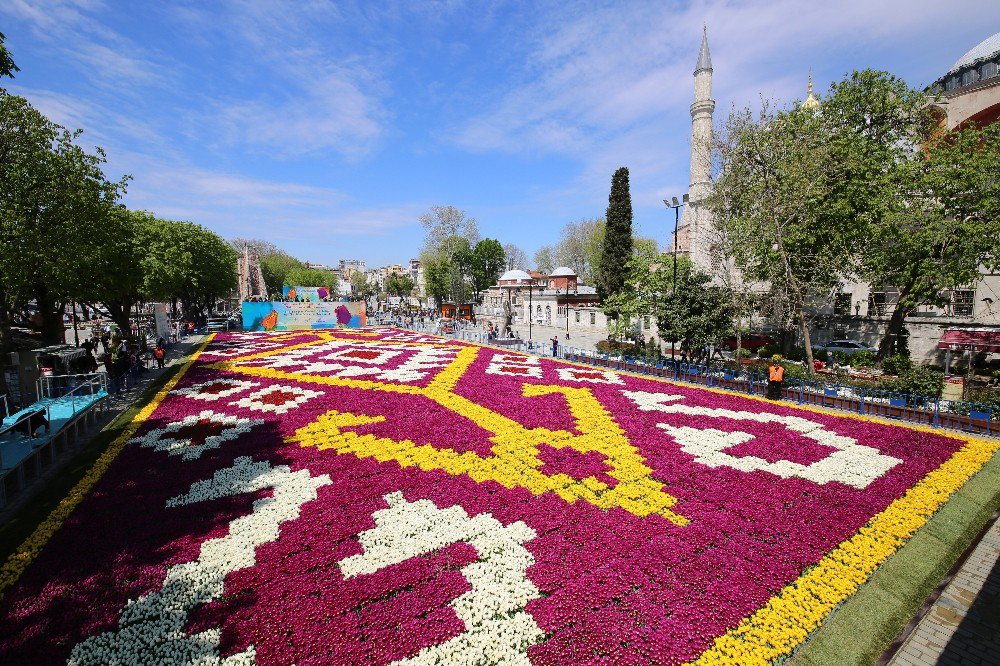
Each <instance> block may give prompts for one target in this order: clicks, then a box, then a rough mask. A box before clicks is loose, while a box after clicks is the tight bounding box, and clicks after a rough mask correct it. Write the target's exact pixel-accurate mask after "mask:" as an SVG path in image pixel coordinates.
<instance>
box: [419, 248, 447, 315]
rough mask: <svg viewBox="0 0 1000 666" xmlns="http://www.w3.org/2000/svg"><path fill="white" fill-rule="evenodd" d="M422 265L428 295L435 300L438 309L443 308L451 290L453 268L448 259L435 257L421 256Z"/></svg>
mask: <svg viewBox="0 0 1000 666" xmlns="http://www.w3.org/2000/svg"><path fill="white" fill-rule="evenodd" d="M420 264H421V266H423V268H424V288H425V290H426V291H427V295H428V296H429V297H431V298H433V299H434V303H435V305H436V306H437V307H441V303H442V302H443V301H444V300H445V299H446V298H448V294H449V291H450V289H451V283H450V280H449V275H450V274H451V266H450V265H449V262H448V260H447V259H446V258H444V257H441V256H433V255H421V257H420Z"/></svg>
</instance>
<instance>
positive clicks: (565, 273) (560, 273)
mask: <svg viewBox="0 0 1000 666" xmlns="http://www.w3.org/2000/svg"><path fill="white" fill-rule="evenodd" d="M549 277H576V271H574V270H573V269H572V268H570V267H569V266H560V267H559V268H557V269H555V270H554V271H552V272H551V273H549Z"/></svg>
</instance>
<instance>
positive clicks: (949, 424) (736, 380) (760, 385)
mask: <svg viewBox="0 0 1000 666" xmlns="http://www.w3.org/2000/svg"><path fill="white" fill-rule="evenodd" d="M434 329H435V327H432V326H428V325H426V324H425V325H420V324H413V325H412V326H411V330H419V331H422V332H425V333H430V334H432V335H439V336H441V337H450V338H453V339H460V340H466V341H469V342H478V343H480V344H491V343H490V342H489V341H486V340H485V336H483V335H482V334H480V333H477V332H474V331H470V330H468V329H460V330H458V331H452V332H450V333H445V332H438V331H437V330H434ZM494 344H495V343H494ZM512 348H513V349H514V350H515V351H518V352H521V353H529V354H538V355H539V356H546V355H547V354H546V351H547V350H548V349H550V348H551V347H549V345H548V344H546V343H543V342H534V341H523V340H518V341H517V342H516V343H514V344H513V345H512ZM558 357H559V355H558V354H557V355H556V358H558ZM562 358H564V359H566V360H568V361H574V362H576V363H585V364H587V365H594V366H597V367H603V368H608V369H610V370H620V371H626V372H633V373H635V374H639V375H645V376H650V377H660V378H665V379H671V380H674V381H680V382H685V383H690V384H698V385H702V386H707V387H711V388H721V389H726V390H729V391H735V392H737V393H745V394H748V395H764V394H765V393H766V392H767V385H768V378H767V375H765V374H763V373H759V372H753V371H750V370H745V369H738V370H737V369H730V368H726V367H724V366H715V365H707V364H698V363H681V362H679V361H671V360H669V359H664V360H663V361H659V362H655V363H654V362H651V361H647V360H628V359H625V358H623V357H617V356H609V355H608V354H602V353H599V352H594V351H590V350H586V349H580V348H577V347H563V348H562ZM782 397H783V398H784V399H785V400H792V401H795V402H796V403H797V404H800V405H815V406H818V407H827V408H831V409H838V410H842V411H849V412H855V413H857V414H865V415H871V416H881V417H884V418H890V419H900V420H902V421H910V422H914V423H920V424H924V425H930V426H934V427H939V428H950V429H954V430H962V431H966V432H972V433H976V434H986V435H996V434H1000V407H998V406H996V405H988V404H983V403H975V402H966V401H958V400H943V399H941V398H932V397H929V396H922V395H914V394H910V393H901V392H898V391H890V390H886V389H873V388H865V387H860V386H847V385H842V384H831V383H827V382H823V381H819V380H815V379H798V378H789V379H787V380H785V382H784V383H783V386H782Z"/></svg>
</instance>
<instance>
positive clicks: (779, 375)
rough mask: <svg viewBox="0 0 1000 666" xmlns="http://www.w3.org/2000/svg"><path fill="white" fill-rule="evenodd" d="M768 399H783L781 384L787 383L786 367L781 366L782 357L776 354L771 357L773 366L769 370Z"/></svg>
mask: <svg viewBox="0 0 1000 666" xmlns="http://www.w3.org/2000/svg"><path fill="white" fill-rule="evenodd" d="M767 378H768V382H767V398H768V399H769V400H780V399H781V384H782V382H784V381H785V366H783V365H781V355H780V354H775V355H774V356H772V357H771V365H770V367H768V369H767Z"/></svg>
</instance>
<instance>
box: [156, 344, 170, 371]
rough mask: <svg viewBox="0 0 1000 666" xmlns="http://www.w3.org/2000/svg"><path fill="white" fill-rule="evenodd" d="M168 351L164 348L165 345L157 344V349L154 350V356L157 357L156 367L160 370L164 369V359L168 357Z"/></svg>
mask: <svg viewBox="0 0 1000 666" xmlns="http://www.w3.org/2000/svg"><path fill="white" fill-rule="evenodd" d="M166 356H167V352H166V350H164V349H163V345H161V344H157V345H156V349H154V350H153V358H155V359H156V368H157V369H158V370H162V369H163V359H164V358H166Z"/></svg>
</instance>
